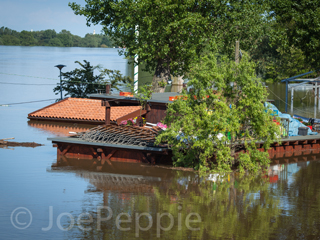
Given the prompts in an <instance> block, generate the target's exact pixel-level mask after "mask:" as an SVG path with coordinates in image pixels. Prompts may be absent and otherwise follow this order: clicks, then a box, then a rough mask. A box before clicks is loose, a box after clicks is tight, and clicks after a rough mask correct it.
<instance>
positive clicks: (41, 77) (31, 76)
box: [0, 72, 59, 81]
mask: <svg viewBox="0 0 320 240" xmlns="http://www.w3.org/2000/svg"><path fill="white" fill-rule="evenodd" d="M0 74H4V75H12V76H19V77H30V78H40V79H48V80H55V81H59V79H57V78H45V77H35V76H28V75H19V74H13V73H3V72H0Z"/></svg>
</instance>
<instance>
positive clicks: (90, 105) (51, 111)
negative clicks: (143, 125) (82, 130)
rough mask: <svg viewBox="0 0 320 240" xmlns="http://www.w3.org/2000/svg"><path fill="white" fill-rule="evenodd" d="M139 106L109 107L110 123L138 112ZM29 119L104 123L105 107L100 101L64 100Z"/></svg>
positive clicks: (35, 112) (32, 114)
mask: <svg viewBox="0 0 320 240" xmlns="http://www.w3.org/2000/svg"><path fill="white" fill-rule="evenodd" d="M140 108H141V106H121V107H111V114H110V115H111V116H110V120H111V121H116V120H117V119H119V118H121V117H124V116H126V115H127V114H130V113H132V112H135V111H137V110H140ZM28 118H29V119H39V120H68V121H83V122H98V123H99V122H104V121H105V107H104V106H101V100H96V99H87V98H66V99H63V100H62V101H59V102H56V103H53V104H51V105H49V106H46V107H44V108H41V109H39V110H37V111H34V112H32V113H29V114H28Z"/></svg>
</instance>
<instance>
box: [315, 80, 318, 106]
mask: <svg viewBox="0 0 320 240" xmlns="http://www.w3.org/2000/svg"><path fill="white" fill-rule="evenodd" d="M317 91H318V82H316V83H315V84H314V107H315V108H316V107H317Z"/></svg>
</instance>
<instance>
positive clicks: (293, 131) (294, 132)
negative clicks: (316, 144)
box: [265, 102, 318, 137]
mask: <svg viewBox="0 0 320 240" xmlns="http://www.w3.org/2000/svg"><path fill="white" fill-rule="evenodd" d="M265 106H266V107H267V108H269V109H271V110H273V111H278V112H279V113H278V114H279V117H280V118H288V119H289V133H288V136H289V137H292V136H298V128H299V127H305V125H304V124H302V123H301V122H299V121H298V120H297V119H294V118H292V117H291V116H290V115H289V114H285V113H281V112H280V111H279V110H278V108H277V107H276V106H274V105H273V104H271V103H269V102H266V103H265ZM317 134H318V133H317V132H312V131H311V130H310V128H308V135H317Z"/></svg>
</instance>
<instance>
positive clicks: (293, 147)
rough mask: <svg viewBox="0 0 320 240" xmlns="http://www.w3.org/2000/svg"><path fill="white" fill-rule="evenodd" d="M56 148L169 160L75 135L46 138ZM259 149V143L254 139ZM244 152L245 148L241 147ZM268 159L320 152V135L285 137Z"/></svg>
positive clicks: (166, 153) (162, 151)
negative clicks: (79, 137)
mask: <svg viewBox="0 0 320 240" xmlns="http://www.w3.org/2000/svg"><path fill="white" fill-rule="evenodd" d="M48 140H51V141H52V143H53V144H54V145H53V146H54V147H57V155H58V157H62V158H63V157H68V158H79V159H80V158H81V159H97V160H98V161H99V164H100V165H101V166H102V165H103V164H105V163H108V162H110V161H120V162H140V163H150V164H170V163H172V152H171V150H170V149H168V148H165V147H141V146H131V145H119V144H107V143H99V142H88V141H84V140H81V139H78V138H74V137H68V138H49V139H48ZM257 144H258V145H259V147H260V150H261V151H263V149H262V144H263V143H262V142H260V143H259V142H257ZM242 151H244V150H242ZM268 153H269V156H270V158H271V159H272V158H283V159H286V158H292V157H300V158H301V157H304V155H310V154H318V153H320V135H308V136H296V137H290V138H284V139H282V140H281V143H280V144H279V143H274V144H272V146H271V148H270V149H269V150H268Z"/></svg>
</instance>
